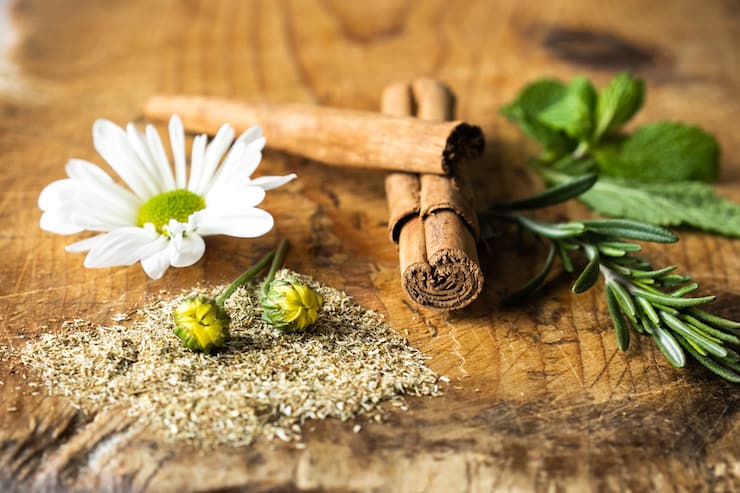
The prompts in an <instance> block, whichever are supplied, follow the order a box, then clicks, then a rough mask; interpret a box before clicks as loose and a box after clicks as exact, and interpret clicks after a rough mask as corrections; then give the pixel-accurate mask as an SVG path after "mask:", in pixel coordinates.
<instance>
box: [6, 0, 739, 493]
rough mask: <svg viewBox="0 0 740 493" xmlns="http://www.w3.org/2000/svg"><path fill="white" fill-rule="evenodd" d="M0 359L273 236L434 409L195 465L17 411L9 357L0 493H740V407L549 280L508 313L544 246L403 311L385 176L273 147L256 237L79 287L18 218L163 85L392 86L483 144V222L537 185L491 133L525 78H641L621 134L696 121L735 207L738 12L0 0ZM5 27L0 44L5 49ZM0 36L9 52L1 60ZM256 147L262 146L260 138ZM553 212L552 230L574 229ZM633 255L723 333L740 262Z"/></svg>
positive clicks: (333, 94) (491, 258)
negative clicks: (433, 107)
mask: <svg viewBox="0 0 740 493" xmlns="http://www.w3.org/2000/svg"><path fill="white" fill-rule="evenodd" d="M0 7H2V8H5V9H6V10H7V11H9V12H10V14H7V13H3V17H2V19H3V21H2V23H0V31H4V32H2V33H0V43H4V45H2V44H0V56H2V58H0V157H1V160H0V161H1V163H2V164H1V167H0V170H1V171H0V194H1V195H0V197H1V199H0V225H1V226H2V229H1V232H0V251H2V259H1V260H0V279H1V280H2V283H0V344H21V343H22V342H23V339H24V338H30V337H34V336H36V335H37V334H39V333H42V332H46V331H53V330H55V329H57V328H58V327H59V325H60V323H61V322H60V321H61V320H63V319H68V318H78V317H80V318H87V319H89V320H93V321H97V322H107V321H109V320H110V317H111V316H112V315H113V314H115V313H118V312H128V311H131V310H134V309H135V308H136V307H138V306H142V305H143V304H145V303H146V302H147V301H148V300H151V299H153V298H154V297H156V295H157V294H158V292H159V291H160V290H161V289H168V290H170V291H172V292H176V291H178V290H179V289H180V288H183V287H188V286H192V285H194V284H196V283H203V284H218V283H223V282H226V281H227V280H230V279H232V278H233V277H234V276H235V275H236V274H238V272H240V270H241V269H242V268H243V267H244V266H245V265H247V264H249V263H251V262H252V261H254V260H255V259H256V258H257V256H258V255H259V254H261V253H262V252H264V251H266V250H267V249H268V248H270V247H271V246H272V245H274V243H275V242H276V240H277V238H279V237H283V236H287V237H289V238H290V239H291V241H292V242H293V245H294V248H293V250H292V252H291V255H290V258H289V261H288V265H289V267H291V268H293V269H296V270H299V271H301V272H304V273H307V274H310V275H313V276H314V277H316V278H318V279H320V280H321V281H322V282H325V283H327V284H330V285H332V286H335V287H337V288H341V289H344V290H346V291H347V292H349V293H350V294H351V295H352V296H354V297H355V298H356V299H357V300H358V301H359V302H361V303H362V304H363V305H365V306H366V307H368V308H372V309H374V310H377V311H379V312H381V313H383V314H385V315H386V317H387V320H388V322H389V324H390V325H391V326H393V327H394V328H396V329H397V330H398V331H400V332H401V333H402V334H405V335H407V337H408V339H409V340H410V342H411V343H412V344H413V345H414V346H416V347H418V348H419V349H420V350H422V351H424V352H425V353H426V354H428V355H429V356H431V357H432V358H433V359H432V360H431V361H430V365H431V367H432V368H433V369H434V370H436V371H438V372H440V373H442V374H445V375H447V376H449V377H450V379H451V384H450V388H449V389H448V393H447V394H446V396H444V397H441V398H436V399H432V398H425V399H411V400H409V410H408V411H407V412H400V411H399V412H393V413H391V414H390V415H389V418H388V421H387V422H386V423H383V424H371V423H364V422H363V423H362V424H363V430H362V431H361V432H360V433H353V432H352V428H353V425H354V423H339V422H333V421H331V422H318V423H316V424H315V426H309V427H308V428H309V431H308V432H307V434H306V437H305V438H306V443H307V445H308V446H307V448H306V449H305V450H297V449H295V448H293V447H292V446H291V445H288V444H283V443H275V442H259V443H257V444H255V445H254V446H252V447H249V448H246V449H238V450H228V449H224V450H219V451H217V452H216V453H213V454H211V455H208V456H205V457H200V456H198V455H197V454H194V453H193V450H190V449H187V448H183V447H180V446H172V445H167V444H163V443H158V442H156V441H154V440H152V439H151V438H150V437H148V436H145V435H141V434H136V433H131V432H129V431H128V430H129V428H128V426H129V424H130V423H129V422H128V420H127V419H126V418H125V417H124V415H123V414H122V413H121V412H110V413H107V414H105V415H100V416H97V417H96V419H94V420H92V418H91V417H86V416H83V415H82V414H80V413H79V412H77V411H76V410H75V409H74V408H73V407H71V406H70V404H69V403H68V402H67V401H65V400H64V399H61V398H49V397H45V396H43V395H33V393H32V392H31V390H32V389H29V388H28V387H27V386H25V385H24V371H25V370H24V369H23V368H22V367H18V366H17V365H16V362H13V361H10V362H3V363H2V367H1V368H0V381H1V382H2V385H0V485H1V486H0V489H3V490H4V491H7V490H13V489H18V490H22V491H27V490H28V489H31V488H38V489H49V490H75V491H79V490H93V491H101V490H123V491H128V490H135V491H145V490H146V491H186V490H193V491H196V490H197V491H210V490H212V491H239V490H244V491H292V490H301V491H323V490H330V491H336V492H342V491H410V492H415V491H440V492H451V491H473V492H477V491H494V490H503V491H508V490H517V491H566V490H569V491H587V490H592V491H628V490H629V491H708V490H716V491H731V490H733V489H734V490H735V491H737V490H738V489H740V453H739V449H740V420H739V419H738V408H739V407H740V406H739V405H738V404H739V403H740V395H739V394H738V392H737V388H736V387H733V386H732V385H730V384H727V383H724V382H722V381H720V380H718V379H717V378H714V377H713V376H711V375H709V374H708V373H707V372H706V371H703V370H702V369H700V368H697V367H695V366H692V367H691V368H689V369H687V370H686V371H683V372H678V371H674V370H673V369H672V368H671V367H670V366H669V365H668V364H667V363H666V362H665V361H664V360H663V358H662V357H661V355H660V354H659V352H658V351H657V350H656V349H655V348H654V347H653V346H652V344H650V343H647V342H646V341H642V340H639V339H638V340H637V341H635V343H634V344H633V347H632V348H631V349H630V351H629V352H628V353H626V354H622V353H620V352H618V350H617V348H616V344H615V340H614V336H613V333H612V331H611V328H610V325H609V321H608V316H607V313H606V307H605V305H604V302H603V299H602V298H603V294H602V292H601V290H600V289H597V290H593V291H589V292H587V293H585V294H582V295H579V296H575V295H571V294H570V292H569V289H568V281H567V279H566V278H565V277H560V278H558V279H556V281H555V282H554V283H553V284H552V285H551V286H550V287H549V288H548V289H546V290H544V291H543V292H542V296H540V297H537V298H534V299H532V300H531V301H530V302H529V303H527V304H526V305H525V306H523V307H519V308H507V309H504V308H502V307H500V306H499V305H498V303H497V302H498V300H499V299H500V298H501V295H502V293H504V291H505V290H506V287H507V286H512V285H514V284H517V283H519V282H520V281H521V280H523V279H525V278H526V277H527V275H528V274H530V273H531V272H532V271H533V270H534V269H535V268H536V267H535V265H534V264H535V262H533V257H535V256H540V258H541V255H542V253H543V252H536V251H530V250H522V249H520V248H518V247H517V246H516V245H515V244H513V243H505V242H502V243H500V244H498V245H496V247H495V250H494V252H493V254H492V255H488V256H484V259H483V262H484V267H485V272H486V276H487V284H486V287H485V289H484V292H483V294H482V296H481V297H480V299H479V300H478V301H477V302H475V303H474V304H473V305H472V306H471V307H470V308H469V309H466V310H464V311H461V312H458V313H452V314H447V315H446V314H440V313H433V312H427V311H424V310H419V309H417V308H415V307H414V306H412V305H411V304H409V302H407V300H406V299H405V297H404V296H403V294H402V291H401V288H400V282H399V273H398V271H397V268H398V267H397V258H396V252H395V250H394V247H393V245H391V244H390V243H389V242H388V240H387V233H386V221H387V217H386V216H387V210H386V206H385V199H384V193H383V175H382V173H377V172H371V171H348V170H340V169H337V168H330V167H327V166H323V165H319V164H316V163H311V162H306V161H304V160H301V159H297V158H294V157H287V156H284V155H280V154H277V153H272V152H268V153H267V154H266V156H265V161H264V163H263V168H262V170H263V172H269V173H271V174H281V173H286V172H290V171H295V172H297V173H298V174H299V176H300V179H299V180H297V181H296V182H294V183H292V184H290V185H289V186H287V187H285V188H283V189H280V190H277V191H275V192H274V193H271V194H270V196H269V198H268V199H267V201H266V203H265V207H266V208H267V209H268V210H269V211H271V212H272V213H274V215H275V217H276V218H277V225H276V228H275V230H274V231H273V232H271V233H270V234H268V235H267V236H265V237H262V238H259V239H256V240H239V239H232V238H226V237H213V238H209V239H208V250H207V253H206V255H205V257H204V259H203V260H202V261H200V262H199V263H198V264H197V265H195V266H193V267H191V268H187V269H176V270H171V271H170V272H168V273H167V275H166V276H165V277H164V279H162V280H160V281H151V280H148V279H147V278H146V276H145V275H144V273H143V271H142V270H141V268H140V267H139V266H133V267H130V268H115V269H106V270H87V269H84V268H83V267H82V257H81V256H79V255H72V254H67V253H64V250H63V247H64V245H65V244H67V243H69V241H70V239H69V238H64V237H60V236H55V235H51V234H48V233H44V232H42V231H41V230H40V229H39V228H38V220H39V217H40V211H39V210H38V209H37V206H36V201H37V198H38V194H39V192H40V190H41V189H42V188H43V186H44V185H46V184H47V183H48V182H50V181H52V180H55V179H59V178H61V177H62V176H63V164H64V162H65V160H66V159H67V158H70V157H80V158H85V159H89V160H92V161H97V162H100V159H99V158H98V156H96V154H95V152H94V150H93V148H92V143H91V131H90V130H91V126H92V123H93V121H94V120H95V118H98V117H107V118H110V119H113V120H114V121H116V122H118V123H125V122H127V121H129V120H132V119H133V120H135V119H139V118H140V111H141V108H142V104H143V102H144V101H145V100H146V98H147V97H149V96H150V95H151V94H153V93H155V92H160V91H167V92H188V93H200V94H207V95H215V96H225V97H243V98H255V97H264V98H269V99H271V100H275V101H294V102H313V103H317V104H327V105H334V106H341V107H349V108H360V109H377V107H378V105H379V95H380V92H381V90H382V88H383V87H384V86H385V85H386V84H387V83H389V82H391V81H394V80H398V79H404V78H412V77H417V76H433V77H436V78H439V79H441V80H444V81H446V82H447V83H448V84H449V85H451V86H452V87H453V89H454V90H455V91H456V93H457V94H458V97H459V116H460V117H462V118H464V119H466V120H469V121H472V122H475V123H477V124H480V125H481V126H482V127H483V128H484V130H485V131H486V134H487V135H488V139H489V145H488V151H487V154H486V159H484V160H483V162H482V163H481V164H480V166H479V167H478V168H477V169H476V170H475V172H474V173H475V178H476V181H477V183H479V184H480V186H481V188H480V189H479V190H478V192H479V198H480V199H481V200H482V202H486V201H489V200H492V199H494V198H496V199H505V198H511V197H515V196H522V195H524V194H527V193H530V192H532V191H535V190H537V189H538V187H539V185H538V183H537V180H536V179H535V178H534V177H533V176H531V175H530V174H529V173H528V172H527V171H526V168H525V162H526V158H527V157H528V156H530V155H531V154H532V153H533V152H534V151H535V149H534V147H533V146H532V145H531V144H530V143H527V142H526V141H525V140H524V139H523V138H522V137H521V135H520V134H519V133H518V132H517V131H516V129H514V128H513V127H512V126H511V125H510V124H508V123H507V122H506V121H505V120H504V119H503V118H502V117H501V116H500V115H499V114H498V112H497V111H498V108H499V107H500V106H501V105H502V104H503V103H504V102H507V101H509V100H510V99H511V98H512V97H513V96H514V94H515V93H516V91H517V90H518V89H519V88H520V87H521V86H522V85H523V84H524V83H526V82H527V81H530V80H532V79H534V78H537V77H541V76H544V75H552V76H558V77H563V78H567V77H570V76H572V75H575V74H587V75H589V76H590V77H592V78H593V79H594V80H595V81H596V82H597V83H598V84H600V85H603V84H604V83H605V82H606V81H607V80H608V79H609V78H610V77H611V76H612V75H613V74H614V73H615V72H616V71H617V70H622V69H629V70H632V71H634V72H636V73H638V74H639V75H640V76H642V77H644V78H645V80H646V82H647V87H648V100H647V103H646V105H645V109H644V111H643V112H642V113H641V114H640V116H639V117H638V118H637V122H638V123H639V122H645V121H648V120H655V119H675V120H684V121H690V122H695V123H697V124H699V125H701V126H703V127H704V128H706V129H707V130H709V131H711V132H712V133H714V134H716V135H717V136H718V138H719V140H720V142H721V144H722V146H723V148H724V155H723V164H724V168H723V172H722V177H721V184H720V190H721V192H722V193H723V194H725V195H726V196H728V197H732V198H734V199H735V200H740V158H739V157H738V156H739V155H740V154H738V152H737V149H739V148H740V133H738V131H737V122H738V121H739V120H740V104H739V103H738V98H737V95H738V94H737V88H738V87H740V72H739V71H738V66H740V58H739V56H738V53H740V51H738V46H740V28H739V26H740V9H738V6H737V3H736V2H733V1H731V0H725V1H721V0H716V1H711V2H696V1H693V0H679V1H668V0H665V1H655V2H643V1H641V0H629V1H627V0H622V1H614V0H610V1H608V2H599V5H598V7H597V6H596V4H595V3H594V2H589V1H585V0H578V1H576V0H573V1H570V2H537V1H532V2H522V1H517V0H507V1H496V2H494V1H461V2H446V1H443V0H429V1H419V2H395V1H387V0H384V1H375V2H344V1H341V0H321V1H318V0H317V1H309V0H283V1H278V2H272V1H251V2H244V1H238V0H234V1H231V2H228V1H218V2H211V1H206V0H188V1H176V0H171V1H166V0H162V1H157V2H152V1H147V0H131V1H113V0H112V1H106V2H101V1H97V0H76V1H75V2H69V1H65V0H21V1H18V2H17V3H15V2H13V3H12V5H8V2H6V1H0ZM11 27H12V30H13V31H12V32H11ZM13 38H14V39H15V42H14V44H12V45H9V41H12V40H13ZM267 137H268V139H269V136H267ZM586 213H587V211H586V210H585V209H584V208H582V207H580V206H578V205H569V206H567V207H563V208H559V209H557V210H555V211H552V214H554V215H568V216H570V217H582V216H583V215H585V214H586ZM681 234H682V241H681V242H680V243H679V244H677V245H672V246H668V247H665V248H660V249H655V248H651V249H649V250H648V254H649V255H650V256H651V257H652V258H653V259H655V261H656V263H658V264H664V265H665V264H668V263H674V262H675V263H678V264H679V265H680V266H681V268H682V269H684V270H685V271H688V272H690V273H692V274H693V275H694V276H695V277H696V279H697V280H699V281H700V282H701V283H702V285H703V286H704V289H705V291H706V292H712V293H716V294H717V295H718V296H719V300H718V301H717V303H716V305H715V309H716V311H717V312H718V313H720V314H722V315H725V316H729V317H732V318H734V319H739V318H740V290H739V288H738V286H739V285H740V244H738V242H737V241H736V240H729V239H722V238H718V237H714V236H708V235H703V234H698V233H695V232H691V231H682V232H681Z"/></svg>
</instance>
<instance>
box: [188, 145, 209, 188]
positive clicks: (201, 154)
mask: <svg viewBox="0 0 740 493" xmlns="http://www.w3.org/2000/svg"><path fill="white" fill-rule="evenodd" d="M206 140H207V138H206V136H205V135H196V136H195V138H194V139H193V150H192V151H191V153H190V179H189V180H188V190H190V191H191V192H195V193H198V192H197V191H196V190H198V188H199V187H200V177H201V175H202V174H203V165H204V160H205V151H206Z"/></svg>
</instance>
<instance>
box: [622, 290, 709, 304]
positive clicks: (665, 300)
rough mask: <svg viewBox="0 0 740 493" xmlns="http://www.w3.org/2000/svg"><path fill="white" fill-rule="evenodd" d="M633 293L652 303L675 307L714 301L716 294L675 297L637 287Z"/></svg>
mask: <svg viewBox="0 0 740 493" xmlns="http://www.w3.org/2000/svg"><path fill="white" fill-rule="evenodd" d="M634 294H635V295H638V296H642V297H643V298H645V299H646V300H647V301H649V302H651V303H652V304H656V303H658V304H661V305H666V306H670V307H676V308H688V307H692V306H697V305H703V304H705V303H709V302H710V301H714V300H715V299H716V296H702V297H699V298H676V297H673V296H671V295H669V294H658V293H657V292H650V291H646V290H644V289H641V288H637V289H635V291H634Z"/></svg>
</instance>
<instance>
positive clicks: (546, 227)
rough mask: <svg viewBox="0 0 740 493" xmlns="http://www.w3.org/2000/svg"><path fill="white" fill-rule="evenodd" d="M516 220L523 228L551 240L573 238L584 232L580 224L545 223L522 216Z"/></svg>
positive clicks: (518, 216)
mask: <svg viewBox="0 0 740 493" xmlns="http://www.w3.org/2000/svg"><path fill="white" fill-rule="evenodd" d="M515 218H516V220H517V221H518V222H519V224H521V225H522V227H524V228H526V229H528V230H530V231H532V232H534V233H536V234H538V235H540V236H544V237H545V238H550V239H558V238H572V237H574V236H578V235H579V234H581V233H583V230H584V227H583V224H581V223H579V222H568V223H545V222H540V221H536V220H534V219H531V218H528V217H526V216H520V215H516V216H515Z"/></svg>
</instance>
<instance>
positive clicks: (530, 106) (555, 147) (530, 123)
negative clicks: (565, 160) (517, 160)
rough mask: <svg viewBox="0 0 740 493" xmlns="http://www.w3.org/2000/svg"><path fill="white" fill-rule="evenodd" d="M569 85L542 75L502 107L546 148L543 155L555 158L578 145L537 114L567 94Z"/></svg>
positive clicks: (503, 112)
mask: <svg viewBox="0 0 740 493" xmlns="http://www.w3.org/2000/svg"><path fill="white" fill-rule="evenodd" d="M565 93H566V86H565V84H563V83H562V82H560V81H557V80H554V79H540V80H538V81H536V82H533V83H531V84H528V85H527V86H526V87H525V88H524V89H522V91H521V92H520V93H519V94H518V95H517V98H516V99H515V100H514V101H513V102H512V103H510V104H508V105H506V106H504V107H503V108H501V114H503V115H504V116H505V117H506V118H508V119H509V120H510V121H512V122H513V123H515V124H516V125H518V126H519V128H521V129H522V131H523V132H524V133H525V134H527V135H529V136H530V137H532V138H534V139H535V140H537V142H539V143H540V144H541V145H542V147H544V148H545V153H544V156H543V158H544V159H552V158H554V157H557V156H559V155H562V154H563V153H565V152H568V151H569V150H571V149H573V148H574V147H575V145H576V142H575V141H572V140H571V139H570V138H569V137H568V136H567V135H566V134H565V132H562V131H560V130H557V129H553V128H551V127H549V126H548V125H545V124H544V123H542V122H541V121H540V120H539V119H538V115H539V114H540V113H541V112H542V111H543V110H545V109H546V108H548V107H549V106H551V105H552V104H554V103H556V102H557V101H559V100H560V99H561V98H563V97H564V96H565Z"/></svg>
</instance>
